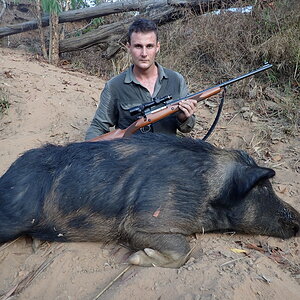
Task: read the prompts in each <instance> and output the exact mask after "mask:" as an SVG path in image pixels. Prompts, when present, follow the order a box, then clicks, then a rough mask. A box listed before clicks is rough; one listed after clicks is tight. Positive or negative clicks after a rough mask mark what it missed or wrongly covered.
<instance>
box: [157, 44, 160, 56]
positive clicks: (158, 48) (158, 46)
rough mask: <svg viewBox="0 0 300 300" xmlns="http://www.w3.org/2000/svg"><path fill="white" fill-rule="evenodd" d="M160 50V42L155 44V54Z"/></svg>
mask: <svg viewBox="0 0 300 300" xmlns="http://www.w3.org/2000/svg"><path fill="white" fill-rule="evenodd" d="M159 50H160V42H157V44H156V54H157V53H158V52H159Z"/></svg>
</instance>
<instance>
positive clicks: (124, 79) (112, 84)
mask: <svg viewBox="0 0 300 300" xmlns="http://www.w3.org/2000/svg"><path fill="white" fill-rule="evenodd" d="M127 48H128V51H129V54H130V55H131V58H132V62H133V65H132V66H131V67H129V68H128V69H127V70H125V71H124V72H123V73H121V74H119V75H117V76H115V77H114V78H112V79H111V80H109V81H108V82H107V83H106V85H105V87H104V89H103V91H102V93H101V97H100V103H99V106H98V108H97V111H96V114H95V116H94V118H93V120H92V122H91V125H90V127H89V129H88V131H87V133H86V137H85V139H86V140H90V139H93V138H95V137H97V136H99V135H102V134H104V133H107V132H109V131H110V127H113V126H115V127H116V128H120V129H124V128H127V127H128V126H129V125H130V124H132V123H133V122H134V121H136V120H137V116H131V115H130V113H129V111H128V110H129V109H130V108H132V107H134V106H138V105H141V104H144V103H146V102H150V101H152V100H153V98H161V97H164V96H168V95H170V96H172V98H173V99H180V98H182V97H185V96H186V95H187V94H188V89H187V86H186V83H185V80H184V78H183V77H182V75H181V74H179V73H177V72H174V71H172V70H168V69H166V68H163V67H162V66H161V65H159V64H158V63H156V62H155V58H156V55H157V53H158V52H159V49H160V43H159V41H158V33H157V27H156V24H155V23H154V22H152V21H150V20H146V19H139V20H137V21H135V22H133V24H132V25H131V26H130V28H129V32H128V42H127ZM196 105H197V101H196V100H185V101H181V102H180V104H179V108H180V111H179V112H177V113H175V114H173V115H170V116H169V117H166V118H164V119H162V120H160V121H158V122H156V123H154V124H151V125H148V126H146V127H144V128H141V129H140V131H141V132H143V133H145V132H149V131H151V132H159V133H166V134H176V130H177V129H179V130H180V131H181V132H189V131H191V130H192V128H193V127H194V125H195V116H194V113H195V110H196Z"/></svg>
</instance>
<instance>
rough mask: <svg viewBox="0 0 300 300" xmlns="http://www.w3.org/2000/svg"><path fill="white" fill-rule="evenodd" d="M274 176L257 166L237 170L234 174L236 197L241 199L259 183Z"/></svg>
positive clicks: (271, 171) (271, 172)
mask: <svg viewBox="0 0 300 300" xmlns="http://www.w3.org/2000/svg"><path fill="white" fill-rule="evenodd" d="M273 176H275V171H274V170H273V169H269V168H262V167H257V166H252V167H250V166H247V167H246V166H244V167H242V168H238V169H237V170H236V172H235V174H234V182H235V185H236V186H235V188H236V195H235V196H236V197H237V198H239V199H241V198H243V197H244V196H245V195H246V194H247V193H248V192H249V191H250V190H251V189H252V188H253V187H254V186H255V185H257V184H258V183H259V182H260V181H262V180H266V179H269V178H271V177H273Z"/></svg>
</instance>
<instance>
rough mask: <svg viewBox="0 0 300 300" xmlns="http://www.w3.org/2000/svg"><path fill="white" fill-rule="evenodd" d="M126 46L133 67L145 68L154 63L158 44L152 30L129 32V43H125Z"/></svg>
mask: <svg viewBox="0 0 300 300" xmlns="http://www.w3.org/2000/svg"><path fill="white" fill-rule="evenodd" d="M127 48H128V51H129V53H130V55H131V57H132V61H133V64H134V65H135V67H137V68H140V69H142V70H147V69H149V68H150V67H151V66H153V65H154V61H155V57H156V53H157V52H158V51H159V48H160V44H159V42H157V39H156V35H155V33H154V32H153V31H151V32H145V33H144V32H133V33H132V34H131V39H130V44H129V43H128V44H127Z"/></svg>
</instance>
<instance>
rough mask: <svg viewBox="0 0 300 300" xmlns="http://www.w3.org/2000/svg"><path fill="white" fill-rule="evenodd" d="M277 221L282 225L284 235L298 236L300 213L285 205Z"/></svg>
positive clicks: (299, 233)
mask: <svg viewBox="0 0 300 300" xmlns="http://www.w3.org/2000/svg"><path fill="white" fill-rule="evenodd" d="M279 222H280V223H281V225H282V226H283V229H284V231H285V235H286V237H288V236H290V237H291V236H300V214H299V213H298V212H297V211H295V210H294V209H293V208H287V207H285V208H284V209H283V210H281V212H280V218H279Z"/></svg>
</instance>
